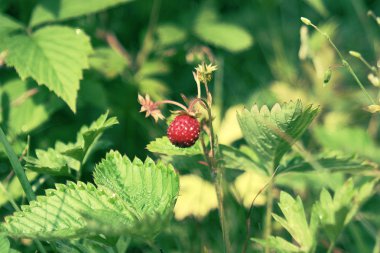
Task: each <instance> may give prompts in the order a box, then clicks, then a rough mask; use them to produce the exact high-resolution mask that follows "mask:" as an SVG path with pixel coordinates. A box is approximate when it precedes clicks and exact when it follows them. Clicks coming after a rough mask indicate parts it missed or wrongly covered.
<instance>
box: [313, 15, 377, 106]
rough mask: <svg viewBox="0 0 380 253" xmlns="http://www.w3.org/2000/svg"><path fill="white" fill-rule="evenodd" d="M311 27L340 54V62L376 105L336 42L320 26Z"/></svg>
mask: <svg viewBox="0 0 380 253" xmlns="http://www.w3.org/2000/svg"><path fill="white" fill-rule="evenodd" d="M310 26H311V27H313V28H314V29H315V30H316V31H317V32H319V33H320V34H322V35H323V36H324V37H325V38H326V39H327V40H328V42H329V43H330V45H331V46H332V47H333V48H334V50H335V52H336V53H337V54H338V56H339V58H340V60H341V61H342V64H343V66H344V67H346V69H347V70H348V72H349V73H350V74H351V76H352V77H353V78H354V80H355V82H356V83H357V84H358V85H359V87H360V89H361V90H362V91H363V93H364V94H365V95H366V96H367V98H368V100H369V101H370V103H371V104H376V103H375V101H374V100H373V98H372V97H371V96H370V95H369V93H368V91H367V90H366V88H365V87H364V85H363V84H362V82H361V81H360V80H359V78H358V76H357V75H356V74H355V72H354V70H353V69H352V67H351V65H350V64H349V63H348V61H347V60H346V59H345V58H344V57H343V55H342V53H341V52H340V50H339V49H338V48H337V47H336V46H335V44H334V42H333V41H332V40H331V38H330V36H329V35H328V34H327V33H325V32H322V31H321V30H320V29H319V28H318V26H316V25H314V24H313V23H311V22H310Z"/></svg>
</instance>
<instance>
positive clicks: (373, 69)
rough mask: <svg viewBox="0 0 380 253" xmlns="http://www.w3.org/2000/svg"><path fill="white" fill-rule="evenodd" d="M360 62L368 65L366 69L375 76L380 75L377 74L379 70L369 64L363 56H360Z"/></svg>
mask: <svg viewBox="0 0 380 253" xmlns="http://www.w3.org/2000/svg"><path fill="white" fill-rule="evenodd" d="M359 60H360V61H361V62H362V63H363V64H364V65H366V67H367V68H368V69H369V70H371V71H372V72H373V73H374V74H378V73H377V69H376V68H375V67H374V66H372V65H371V64H369V62H368V61H367V60H366V59H364V57H363V56H360V57H359Z"/></svg>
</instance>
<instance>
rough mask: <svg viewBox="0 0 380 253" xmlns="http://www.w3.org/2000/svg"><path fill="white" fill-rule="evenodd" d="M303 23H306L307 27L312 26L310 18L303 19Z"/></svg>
mask: <svg viewBox="0 0 380 253" xmlns="http://www.w3.org/2000/svg"><path fill="white" fill-rule="evenodd" d="M301 21H302V23H304V24H305V25H311V21H310V19H308V18H304V17H301Z"/></svg>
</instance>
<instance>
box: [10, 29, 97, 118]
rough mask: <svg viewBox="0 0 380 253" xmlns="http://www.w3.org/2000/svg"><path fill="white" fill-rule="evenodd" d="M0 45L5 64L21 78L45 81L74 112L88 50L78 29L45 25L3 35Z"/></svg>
mask: <svg viewBox="0 0 380 253" xmlns="http://www.w3.org/2000/svg"><path fill="white" fill-rule="evenodd" d="M4 46H5V49H6V50H7V52H8V53H7V57H6V59H5V62H6V64H7V65H8V66H12V67H15V69H16V71H17V72H18V74H19V75H20V77H21V78H22V79H26V78H27V77H31V78H33V79H34V80H36V81H37V83H38V84H40V85H46V86H47V87H48V88H49V89H50V90H52V91H53V92H54V93H55V94H57V96H58V97H61V98H62V99H63V100H64V101H65V102H66V103H67V104H68V105H69V107H70V108H71V110H73V111H74V112H75V110H76V98H77V93H78V90H79V80H80V79H82V72H83V69H85V68H88V55H89V54H90V53H91V51H92V48H91V44H90V41H89V38H88V37H87V36H86V35H85V34H84V33H83V32H82V31H81V30H79V29H72V28H69V27H63V26H48V27H45V28H42V29H39V30H37V31H36V32H35V33H33V34H31V35H26V34H18V35H14V36H10V37H7V38H5V40H4Z"/></svg>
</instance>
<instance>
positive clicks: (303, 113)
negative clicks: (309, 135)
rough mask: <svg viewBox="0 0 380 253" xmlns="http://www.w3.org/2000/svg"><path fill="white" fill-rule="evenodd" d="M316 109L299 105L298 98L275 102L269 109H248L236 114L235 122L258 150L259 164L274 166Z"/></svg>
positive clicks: (303, 129)
mask: <svg viewBox="0 0 380 253" xmlns="http://www.w3.org/2000/svg"><path fill="white" fill-rule="evenodd" d="M318 111H319V109H318V108H314V107H313V106H312V105H309V106H308V107H306V108H303V107H302V104H301V101H299V100H298V101H297V102H289V103H284V104H283V105H282V106H280V105H279V104H276V105H274V106H273V108H272V109H271V110H269V108H268V107H267V106H263V107H262V108H261V109H259V108H258V106H257V105H255V106H253V107H252V109H251V110H247V109H245V110H243V111H242V112H241V113H238V121H239V124H240V128H241V130H242V132H243V135H244V138H245V140H246V141H247V143H248V144H249V145H250V146H251V148H252V149H253V150H254V151H255V152H256V153H257V156H258V157H259V158H260V160H261V161H262V164H267V165H268V166H270V167H271V168H273V169H274V168H276V167H277V165H278V164H279V162H280V160H281V158H282V156H283V155H284V154H285V153H286V152H288V151H289V150H290V149H291V145H292V144H293V143H294V142H295V141H296V140H297V139H298V138H299V137H300V136H301V135H302V134H303V132H305V130H306V129H307V127H308V126H309V125H310V123H311V122H312V121H313V119H314V118H315V117H316V116H317V114H318Z"/></svg>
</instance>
